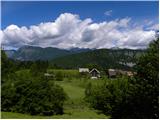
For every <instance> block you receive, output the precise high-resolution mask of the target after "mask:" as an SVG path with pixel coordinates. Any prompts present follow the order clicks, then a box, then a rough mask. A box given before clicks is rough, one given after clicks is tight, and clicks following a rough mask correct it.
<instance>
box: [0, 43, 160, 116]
mask: <svg viewBox="0 0 160 120" xmlns="http://www.w3.org/2000/svg"><path fill="white" fill-rule="evenodd" d="M158 52H159V40H156V41H153V42H152V43H151V44H150V46H149V48H148V50H147V51H146V53H145V54H144V55H142V56H141V57H140V59H139V60H138V61H137V65H136V67H135V68H136V71H137V75H136V76H134V77H133V78H128V77H125V76H123V77H119V78H116V79H112V80H111V79H108V78H107V77H106V75H104V76H102V78H100V79H97V80H92V79H90V77H89V76H88V75H83V74H79V72H78V71H77V70H64V69H63V70H60V69H56V70H55V69H48V63H47V62H45V61H36V62H33V63H32V64H30V65H29V66H30V67H28V68H27V69H24V68H23V67H22V68H21V67H20V68H17V67H16V66H15V64H14V62H13V61H11V60H9V59H8V58H7V57H6V55H5V54H4V53H3V51H2V63H1V65H2V68H3V69H2V111H3V112H2V118H159V101H158V100H159V84H158V83H159V77H158V73H159V68H158V65H159V61H158V60H159V53H158ZM22 63H23V62H22ZM46 72H48V73H50V74H53V76H52V78H48V77H46V76H44V73H46ZM20 113H22V114H20Z"/></svg>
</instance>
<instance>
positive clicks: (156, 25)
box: [147, 24, 159, 30]
mask: <svg viewBox="0 0 160 120" xmlns="http://www.w3.org/2000/svg"><path fill="white" fill-rule="evenodd" d="M147 29H148V30H159V24H153V25H152V26H150V27H148V28H147Z"/></svg>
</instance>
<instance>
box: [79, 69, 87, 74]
mask: <svg viewBox="0 0 160 120" xmlns="http://www.w3.org/2000/svg"><path fill="white" fill-rule="evenodd" d="M79 72H80V73H88V72H89V69H88V68H79Z"/></svg>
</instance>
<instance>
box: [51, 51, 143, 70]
mask: <svg viewBox="0 0 160 120" xmlns="http://www.w3.org/2000/svg"><path fill="white" fill-rule="evenodd" d="M144 52H145V50H130V49H116V50H113V49H97V50H93V51H88V52H82V53H78V54H73V55H68V56H65V57H60V58H56V59H53V60H52V62H51V63H52V64H53V65H54V64H56V65H58V66H60V67H62V68H79V67H89V66H99V68H105V69H107V68H121V69H130V68H131V67H133V65H134V64H135V63H136V60H137V58H138V57H139V56H140V55H142V54H143V53H144Z"/></svg>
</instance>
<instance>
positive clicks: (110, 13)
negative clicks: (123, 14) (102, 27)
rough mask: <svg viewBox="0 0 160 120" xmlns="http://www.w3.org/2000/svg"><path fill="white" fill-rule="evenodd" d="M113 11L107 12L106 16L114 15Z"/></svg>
mask: <svg viewBox="0 0 160 120" xmlns="http://www.w3.org/2000/svg"><path fill="white" fill-rule="evenodd" d="M112 12H113V11H112V10H108V11H106V12H105V13H104V14H105V15H106V16H111V15H112Z"/></svg>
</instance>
